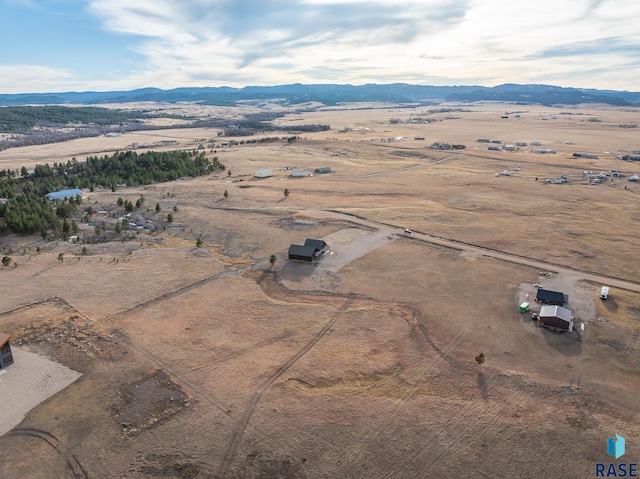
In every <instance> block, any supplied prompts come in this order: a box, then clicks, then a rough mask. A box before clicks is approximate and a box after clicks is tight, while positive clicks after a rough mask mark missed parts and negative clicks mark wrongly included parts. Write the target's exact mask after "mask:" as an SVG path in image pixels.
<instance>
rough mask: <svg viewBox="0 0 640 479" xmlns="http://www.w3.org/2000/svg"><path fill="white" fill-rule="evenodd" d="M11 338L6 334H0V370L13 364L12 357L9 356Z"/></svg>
mask: <svg viewBox="0 0 640 479" xmlns="http://www.w3.org/2000/svg"><path fill="white" fill-rule="evenodd" d="M10 339H11V336H9V335H8V334H7V333H2V332H0V369H2V368H6V367H7V366H9V365H10V364H13V355H12V354H11V344H10V343H9V340H10Z"/></svg>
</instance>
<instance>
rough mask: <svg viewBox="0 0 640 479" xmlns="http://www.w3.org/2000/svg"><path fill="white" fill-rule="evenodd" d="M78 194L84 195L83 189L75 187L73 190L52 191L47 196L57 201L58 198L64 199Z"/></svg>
mask: <svg viewBox="0 0 640 479" xmlns="http://www.w3.org/2000/svg"><path fill="white" fill-rule="evenodd" d="M78 195H79V196H82V190H80V189H78V188H74V189H72V190H60V191H53V192H51V193H47V194H46V197H47V198H49V199H50V200H51V201H56V200H64V199H65V198H75V197H76V196H78Z"/></svg>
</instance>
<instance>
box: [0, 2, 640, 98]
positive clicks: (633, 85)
mask: <svg viewBox="0 0 640 479" xmlns="http://www.w3.org/2000/svg"><path fill="white" fill-rule="evenodd" d="M638 18H640V2H638V1H637V0H536V1H533V0H417V1H416V0H398V1H394V0H385V1H377V0H366V1H365V0H349V1H342V0H287V1H284V0H236V1H233V0H219V1H214V0H84V1H82V0H55V1H48V0H0V93H32V92H41V93H42V92H66V91H110V90H132V89H135V88H144V87H157V88H162V89H171V88H179V87H198V86H213V87H215V86H232V87H243V86H247V85H283V84H290V83H305V84H312V83H339V84H352V85H362V84H366V83H396V82H398V83H411V84H419V85H482V86H496V85H499V84H502V83H543V84H549V85H558V86H566V87H578V88H598V89H611V90H629V91H640V78H639V75H638V73H639V72H640V25H639V24H638Z"/></svg>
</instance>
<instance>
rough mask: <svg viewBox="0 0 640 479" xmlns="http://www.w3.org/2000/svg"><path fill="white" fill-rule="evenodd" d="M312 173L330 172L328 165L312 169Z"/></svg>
mask: <svg viewBox="0 0 640 479" xmlns="http://www.w3.org/2000/svg"><path fill="white" fill-rule="evenodd" d="M313 172H314V173H331V167H330V166H321V167H320V168H316V169H315V170H313Z"/></svg>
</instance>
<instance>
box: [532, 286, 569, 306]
mask: <svg viewBox="0 0 640 479" xmlns="http://www.w3.org/2000/svg"><path fill="white" fill-rule="evenodd" d="M536 299H538V300H540V301H542V302H543V303H559V304H565V303H566V301H565V297H564V293H560V292H558V291H549V290H548V289H539V290H538V293H537V294H536Z"/></svg>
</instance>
